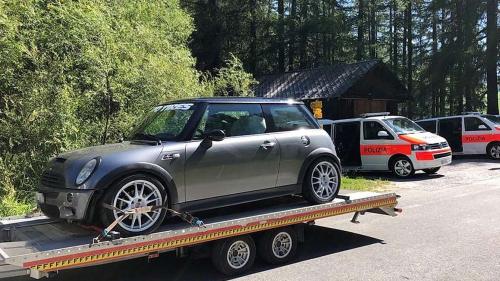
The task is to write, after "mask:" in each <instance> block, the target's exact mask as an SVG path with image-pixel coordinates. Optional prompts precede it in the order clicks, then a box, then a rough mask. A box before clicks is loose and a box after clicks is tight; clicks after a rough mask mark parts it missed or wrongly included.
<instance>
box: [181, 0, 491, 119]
mask: <svg viewBox="0 0 500 281" xmlns="http://www.w3.org/2000/svg"><path fill="white" fill-rule="evenodd" d="M182 3H183V6H185V7H186V9H187V10H188V11H189V12H190V13H191V14H192V15H193V17H194V22H195V27H196V31H195V32H194V34H193V35H192V41H191V43H190V47H191V50H192V52H193V55H194V56H195V58H196V59H197V63H196V65H197V68H198V69H200V70H208V71H211V70H213V69H217V68H218V67H220V66H221V64H223V61H224V59H225V58H227V57H228V56H229V55H230V54H233V55H235V56H236V57H238V58H240V59H241V60H242V61H243V63H244V66H245V69H246V70H247V71H249V72H250V73H252V74H253V75H254V76H255V77H259V76H261V75H265V74H270V73H280V72H285V71H293V70H297V69H304V68H312V67H318V66H322V65H330V64H334V63H336V62H355V61H361V60H366V59H380V60H382V61H383V62H385V63H386V64H388V65H389V66H390V67H391V69H392V70H393V71H394V72H395V73H396V74H397V75H398V76H399V77H400V79H401V80H402V81H403V83H404V84H405V85H406V86H407V88H408V90H409V92H410V95H411V97H412V100H411V101H410V102H409V103H408V104H407V108H406V111H405V112H406V114H407V115H408V116H409V117H426V116H443V115H449V114H456V113H461V112H463V111H486V110H487V111H488V112H489V113H492V114H498V81H497V76H498V43H499V40H498V36H497V33H498V28H499V27H498V26H499V25H498V19H497V13H498V1H497V0H488V1H482V0H413V1H408V0H245V1H224V0H208V1H202V0H200V1H194V0H188V1H182ZM486 101H487V102H486ZM487 104H488V106H489V107H488V108H486V105H487Z"/></svg>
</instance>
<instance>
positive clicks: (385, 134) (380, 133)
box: [377, 131, 389, 138]
mask: <svg viewBox="0 0 500 281" xmlns="http://www.w3.org/2000/svg"><path fill="white" fill-rule="evenodd" d="M377 136H378V137H379V138H388V137H389V133H388V132H387V131H378V133H377Z"/></svg>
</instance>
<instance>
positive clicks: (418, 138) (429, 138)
mask: <svg viewBox="0 0 500 281" xmlns="http://www.w3.org/2000/svg"><path fill="white" fill-rule="evenodd" d="M399 138H400V139H402V140H405V141H407V142H409V143H411V144H433V143H442V142H445V141H446V139H444V138H443V137H440V136H438V135H436V134H433V133H429V132H422V133H415V134H406V135H400V136H399Z"/></svg>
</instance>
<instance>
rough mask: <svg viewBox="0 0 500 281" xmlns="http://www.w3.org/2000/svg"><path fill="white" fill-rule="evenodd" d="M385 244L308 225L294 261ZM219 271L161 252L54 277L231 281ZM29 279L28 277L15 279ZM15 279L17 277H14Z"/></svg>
mask: <svg viewBox="0 0 500 281" xmlns="http://www.w3.org/2000/svg"><path fill="white" fill-rule="evenodd" d="M375 243H383V241H382V240H380V239H377V238H373V237H369V236H364V235H360V234H357V233H352V232H348V231H343V230H338V229H331V228H326V227H322V226H309V227H307V228H306V241H305V242H304V243H302V244H301V245H300V246H299V253H298V257H297V258H296V259H295V260H294V261H292V262H291V263H297V262H301V261H304V260H309V259H314V258H318V257H322V256H326V255H331V254H335V253H339V252H343V251H348V250H353V249H356V248H360V247H364V246H367V245H371V244H375ZM274 267H275V266H270V265H267V264H264V263H263V262H262V261H261V260H260V259H258V258H257V259H256V262H255V265H254V267H253V269H252V270H251V271H250V272H249V273H247V274H246V275H251V274H254V273H258V272H262V271H266V270H270V269H272V268H274ZM230 279H231V278H229V277H226V276H224V275H222V274H220V273H218V272H217V271H216V270H215V269H214V268H213V266H212V264H211V261H210V259H207V258H204V259H195V258H182V259H181V258H176V257H175V255H174V254H173V253H167V254H164V255H161V256H160V257H159V258H157V259H155V260H153V261H152V262H149V263H148V262H147V260H146V259H145V258H144V259H136V260H130V261H124V262H119V263H115V264H108V265H101V266H96V267H90V268H82V269H76V270H69V271H63V272H61V273H60V274H59V275H57V276H55V277H54V278H51V280H72V281H80V280H81V281H90V280H91V281H99V280H124V281H140V280H148V281H155V280H158V281H159V280H161V281H164V280H175V281H189V280H221V281H222V280H230ZM15 280H26V279H15ZM12 281H14V279H13V280H12Z"/></svg>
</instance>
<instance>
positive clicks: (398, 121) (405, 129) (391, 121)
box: [384, 117, 424, 135]
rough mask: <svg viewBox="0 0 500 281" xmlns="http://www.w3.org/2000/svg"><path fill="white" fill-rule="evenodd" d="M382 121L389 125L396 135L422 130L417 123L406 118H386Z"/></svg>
mask: <svg viewBox="0 0 500 281" xmlns="http://www.w3.org/2000/svg"><path fill="white" fill-rule="evenodd" d="M384 123H385V124H387V125H388V126H389V127H391V129H392V130H394V132H395V133H396V134H398V135H404V134H414V133H421V132H423V131H424V129H422V127H420V126H419V125H417V123H415V122H413V121H411V120H410V119H408V118H404V117H398V118H387V119H384Z"/></svg>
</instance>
